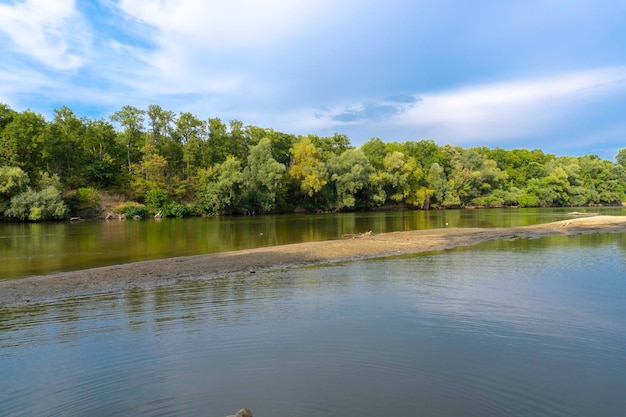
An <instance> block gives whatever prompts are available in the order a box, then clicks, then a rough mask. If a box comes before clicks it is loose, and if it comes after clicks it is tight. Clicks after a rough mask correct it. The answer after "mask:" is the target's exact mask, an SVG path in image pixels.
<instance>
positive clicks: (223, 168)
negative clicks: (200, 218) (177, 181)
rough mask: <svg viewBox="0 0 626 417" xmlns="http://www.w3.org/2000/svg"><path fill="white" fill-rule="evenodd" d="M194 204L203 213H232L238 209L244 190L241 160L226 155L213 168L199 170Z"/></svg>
mask: <svg viewBox="0 0 626 417" xmlns="http://www.w3.org/2000/svg"><path fill="white" fill-rule="evenodd" d="M198 177H199V178H198V189H197V191H196V205H197V207H198V208H199V210H200V212H202V213H204V214H218V215H219V214H232V213H234V212H236V211H237V210H238V209H239V204H240V202H241V199H242V194H243V192H244V190H243V185H244V176H243V171H242V166H241V162H240V161H239V160H238V159H236V158H235V157H234V156H232V155H230V156H228V157H226V160H225V161H224V162H223V163H222V164H218V165H216V166H215V168H207V169H205V170H201V171H199V176H198Z"/></svg>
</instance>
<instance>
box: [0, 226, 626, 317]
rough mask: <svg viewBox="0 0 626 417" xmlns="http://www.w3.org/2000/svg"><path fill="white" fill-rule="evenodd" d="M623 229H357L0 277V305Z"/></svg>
mask: <svg viewBox="0 0 626 417" xmlns="http://www.w3.org/2000/svg"><path fill="white" fill-rule="evenodd" d="M623 232H626V216H594V217H578V218H573V219H571V220H563V221H559V222H553V223H548V224H540V225H533V226H523V227H512V228H488V229H481V228H445V229H428V230H415V231H408V232H392V233H383V234H378V235H372V234H362V235H354V236H350V237H348V238H346V239H341V240H331V241H324V242H307V243H296V244H290V245H281V246H274V247H268V248H258V249H248V250H240V251H234V252H226V253H216V254H208V255H197V256H185V257H179V258H170V259H160V260H154V261H145V262H136V263H130V264H123V265H115V266H107V267H102V268H93V269H87V270H81V271H72V272H62V273H56V274H51V275H43V276H36V277H30V278H24V279H18V280H9V281H0V306H2V305H5V306H6V305H15V304H25V303H32V302H41V301H53V300H59V299H62V298H65V297H73V296H85V295H90V294H97V293H109V292H120V291H123V290H127V289H130V288H135V287H152V286H159V285H175V284H176V283H178V282H180V281H184V280H192V279H211V278H217V277H221V276H226V275H231V274H250V273H254V272H256V271H260V270H272V269H274V270H277V269H284V268H294V267H299V266H303V265H314V264H326V263H332V262H341V261H350V260H359V259H370V258H381V257H388V256H395V255H406V254H413V253H419V252H428V251H437V250H444V249H452V248H455V247H461V246H471V245H475V244H478V243H481V242H485V241H488V240H496V239H517V238H539V237H543V236H551V235H576V234H582V233H623Z"/></svg>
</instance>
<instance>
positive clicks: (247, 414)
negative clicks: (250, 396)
mask: <svg viewBox="0 0 626 417" xmlns="http://www.w3.org/2000/svg"><path fill="white" fill-rule="evenodd" d="M228 417H252V411H250V410H248V409H247V408H242V409H241V410H239V411H237V414H235V415H234V416H228Z"/></svg>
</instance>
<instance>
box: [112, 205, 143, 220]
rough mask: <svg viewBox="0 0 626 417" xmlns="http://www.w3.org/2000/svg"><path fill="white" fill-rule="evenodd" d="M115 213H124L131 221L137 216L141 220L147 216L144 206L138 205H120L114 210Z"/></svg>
mask: <svg viewBox="0 0 626 417" xmlns="http://www.w3.org/2000/svg"><path fill="white" fill-rule="evenodd" d="M116 211H117V212H118V213H120V212H121V213H124V214H125V215H126V218H128V219H132V218H133V217H135V216H139V217H141V218H142V219H143V218H146V217H148V215H149V213H148V209H147V208H146V206H144V205H143V204H139V203H127V204H122V205H120V206H118V207H117V208H116Z"/></svg>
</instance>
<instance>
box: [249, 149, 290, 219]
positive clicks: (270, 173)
mask: <svg viewBox="0 0 626 417" xmlns="http://www.w3.org/2000/svg"><path fill="white" fill-rule="evenodd" d="M285 170H286V168H285V166H284V165H283V164H281V163H280V162H278V161H276V160H275V159H274V158H273V157H272V145H271V142H270V140H269V139H268V138H264V139H261V141H260V142H259V143H258V144H257V145H255V146H252V147H251V148H250V153H249V155H248V166H247V167H246V168H245V169H244V185H245V203H244V206H245V209H246V211H247V212H249V213H250V214H255V213H257V212H261V213H264V212H268V211H271V210H273V209H274V208H275V207H276V195H277V193H278V190H279V188H280V186H281V185H282V179H283V175H284V173H285Z"/></svg>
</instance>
